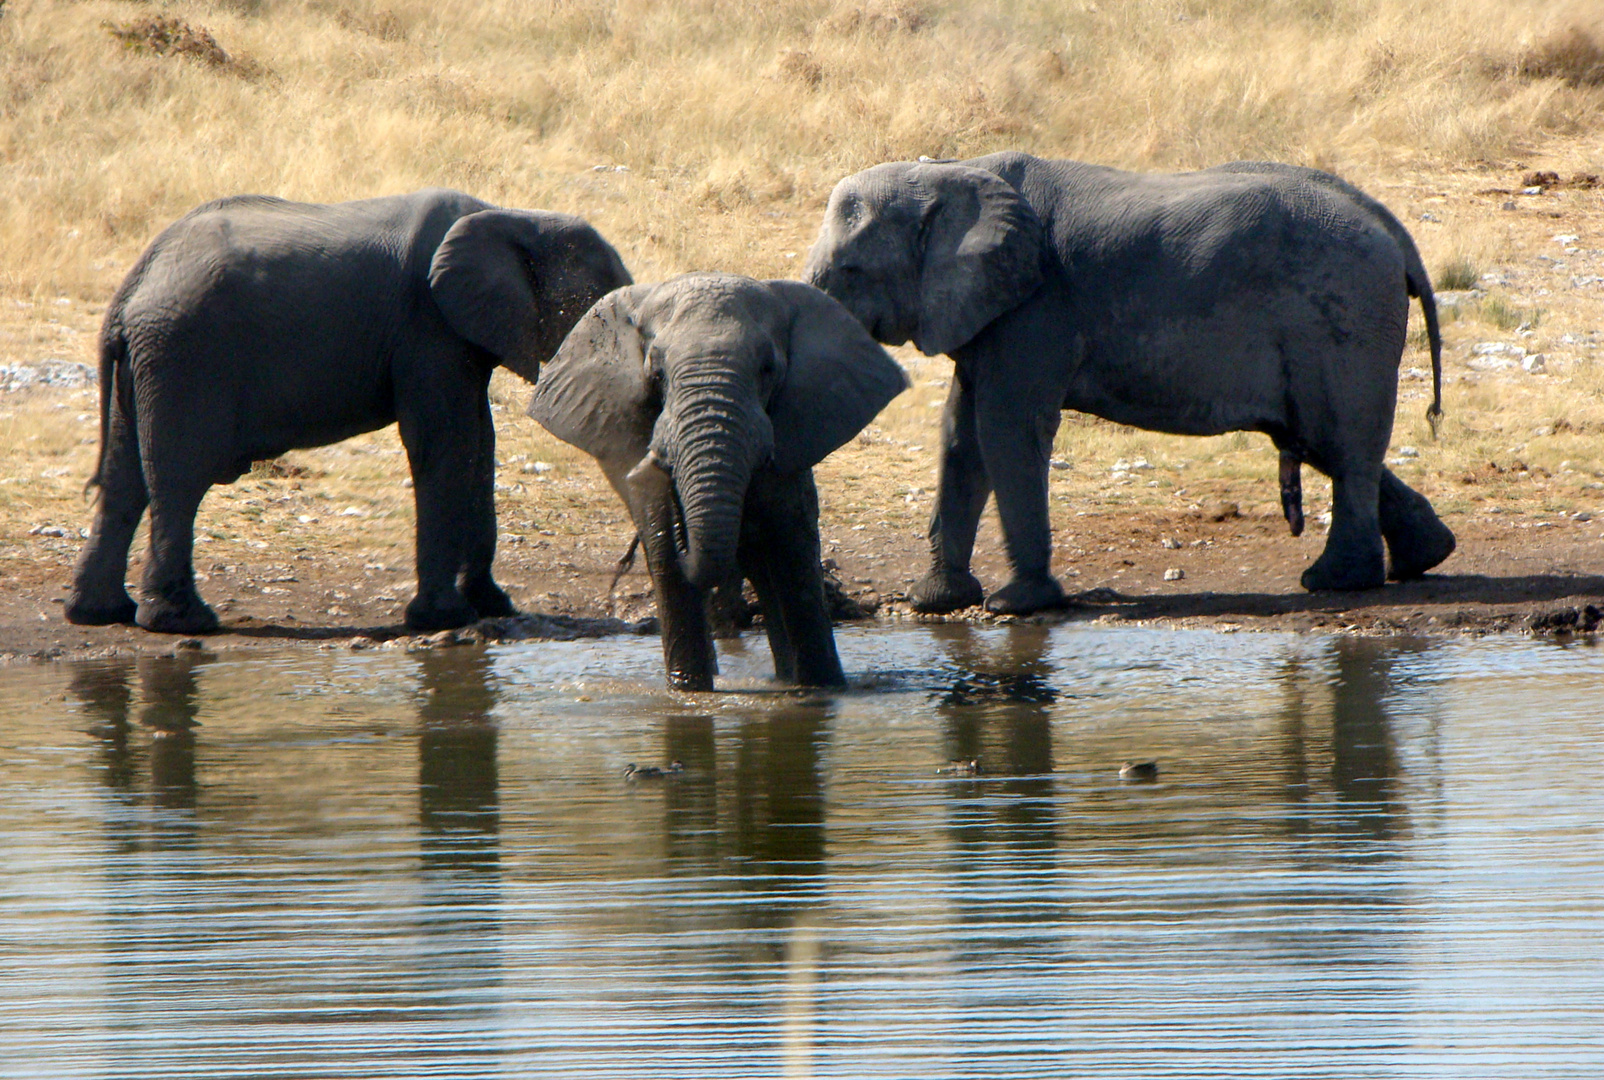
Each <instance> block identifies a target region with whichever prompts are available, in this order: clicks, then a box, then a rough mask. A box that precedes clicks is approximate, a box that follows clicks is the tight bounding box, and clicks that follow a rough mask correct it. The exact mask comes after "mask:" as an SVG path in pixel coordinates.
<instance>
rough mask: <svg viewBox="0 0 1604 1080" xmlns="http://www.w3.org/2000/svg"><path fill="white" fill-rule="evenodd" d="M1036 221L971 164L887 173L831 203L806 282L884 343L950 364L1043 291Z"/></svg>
mask: <svg viewBox="0 0 1604 1080" xmlns="http://www.w3.org/2000/svg"><path fill="white" fill-rule="evenodd" d="M1043 243H1044V240H1043V230H1042V225H1041V221H1040V220H1039V219H1038V218H1037V216H1036V212H1035V211H1034V210H1032V209H1031V207H1030V204H1029V203H1028V202H1026V201H1025V199H1024V197H1023V196H1021V195H1020V194H1019V192H1018V191H1015V190H1014V188H1013V187H1012V186H1010V185H1009V184H1008V183H1007V182H1006V181H1004V180H1003V179H1002V178H1001V177H999V176H997V175H996V174H995V173H990V172H987V171H986V170H984V169H975V168H971V167H969V166H967V165H949V164H913V163H908V162H892V163H890V164H886V165H876V166H874V167H873V168H872V169H865V170H864V171H863V172H860V173H857V174H855V175H853V176H849V177H847V178H846V179H845V180H842V181H841V182H840V183H839V184H837V185H836V186H835V190H834V191H833V192H831V193H830V202H829V205H828V206H827V207H826V209H825V212H824V225H823V227H822V228H821V229H820V230H819V238H818V240H817V241H816V242H815V243H814V245H813V249H812V250H811V251H810V252H809V253H808V262H807V271H806V277H807V280H808V281H809V282H811V283H812V284H814V285H816V286H818V287H819V288H821V289H823V290H824V291H825V292H827V293H829V294H830V295H831V296H833V297H835V298H836V299H837V300H839V301H841V302H842V303H843V304H845V305H846V306H847V307H848V308H849V309H850V310H851V312H852V314H853V315H855V316H856V317H857V319H858V321H859V322H861V323H862V324H863V325H864V326H865V327H867V328H868V330H869V332H870V333H871V334H873V335H874V337H875V339H876V340H878V341H883V342H885V343H886V344H888V345H901V344H902V343H903V342H905V341H907V340H909V339H910V338H911V339H913V343H914V344H915V345H916V346H918V348H919V350H920V351H921V352H923V353H924V354H925V355H926V356H935V355H936V354H937V353H950V352H952V351H953V350H954V349H957V348H959V347H960V346H962V345H964V344H965V343H966V342H968V341H969V340H970V339H971V338H973V337H974V336H975V335H976V334H978V333H980V331H981V330H983V329H984V328H985V327H986V325H987V324H988V323H990V322H991V321H992V320H993V319H995V318H997V317H998V316H999V315H1001V314H1003V313H1004V312H1007V311H1010V310H1012V309H1013V308H1015V307H1017V306H1019V305H1020V304H1021V303H1023V302H1024V301H1025V300H1026V299H1027V298H1029V296H1030V295H1031V294H1032V293H1033V292H1035V291H1036V289H1037V287H1038V286H1039V285H1040V284H1041V282H1042V268H1041V256H1042V245H1043Z"/></svg>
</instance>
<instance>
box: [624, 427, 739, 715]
mask: <svg viewBox="0 0 1604 1080" xmlns="http://www.w3.org/2000/svg"><path fill="white" fill-rule="evenodd" d="M627 483H628V485H629V489H630V493H631V498H630V505H631V508H632V509H634V511H635V525H636V527H637V528H638V529H639V530H640V538H641V547H642V548H643V549H644V550H645V552H646V568H647V570H648V571H649V572H650V573H651V575H652V588H653V589H654V590H655V592H656V593H657V617H658V620H659V621H660V622H661V623H662V634H663V661H664V663H665V664H667V666H668V685H670V686H672V687H674V688H675V689H677V690H711V689H713V676H715V675H716V674H718V660H717V657H716V655H715V653H714V652H713V638H712V635H711V634H709V633H708V628H707V612H706V608H705V606H704V605H703V594H702V591H701V590H700V589H698V588H696V587H695V586H694V585H692V584H691V583H690V582H689V581H687V580H686V578H685V573H684V571H683V569H682V568H681V565H680V556H679V545H678V543H677V534H678V532H679V522H678V520H677V516H678V515H677V512H676V504H675V500H674V483H673V480H672V479H670V477H669V475H668V473H667V472H665V471H664V470H663V468H662V466H660V465H659V464H658V463H657V461H656V460H655V459H654V458H652V457H651V456H650V455H648V456H647V457H646V458H644V459H643V460H642V461H641V463H640V464H639V465H637V466H635V468H634V469H632V470H631V471H630V473H629V476H628V477H627Z"/></svg>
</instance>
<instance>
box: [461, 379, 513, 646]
mask: <svg viewBox="0 0 1604 1080" xmlns="http://www.w3.org/2000/svg"><path fill="white" fill-rule="evenodd" d="M488 391H489V373H488V372H487V373H486V376H485V392H483V393H481V394H480V396H479V449H478V454H477V456H476V458H475V460H474V476H473V483H472V484H471V486H470V494H471V495H472V496H473V500H474V503H473V508H472V510H471V512H470V513H469V515H468V517H467V519H466V520H465V521H463V523H462V528H463V533H464V537H463V548H464V550H463V563H462V576H461V580H460V588H461V589H462V595H463V596H464V597H466V598H467V601H468V603H470V604H472V605H473V608H474V610H475V611H476V612H478V614H479V617H480V618H481V619H490V618H499V617H501V616H504V615H516V614H518V609H517V608H515V607H514V606H513V603H512V599H511V598H510V597H508V595H507V594H506V592H505V591H503V590H502V588H501V586H499V585H497V584H496V582H495V578H493V577H492V576H491V571H490V567H491V564H492V563H493V562H495V558H496V503H495V491H496V426H495V422H494V421H493V420H492V419H491V416H490V397H489V393H488Z"/></svg>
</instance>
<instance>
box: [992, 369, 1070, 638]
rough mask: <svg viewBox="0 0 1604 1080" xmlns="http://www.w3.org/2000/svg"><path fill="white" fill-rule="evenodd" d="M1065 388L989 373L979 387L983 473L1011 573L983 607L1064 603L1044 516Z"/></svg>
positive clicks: (1023, 610) (1025, 608)
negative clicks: (1049, 467)
mask: <svg viewBox="0 0 1604 1080" xmlns="http://www.w3.org/2000/svg"><path fill="white" fill-rule="evenodd" d="M1062 400H1063V394H1062V392H1056V393H1054V392H1048V391H1045V390H1044V389H1042V388H1038V387H1032V386H1015V385H1012V384H1009V383H1007V382H1006V381H1005V380H1003V379H1000V378H988V380H987V381H986V383H985V384H984V385H982V386H980V387H977V394H976V405H975V431H976V436H977V439H978V441H979V444H980V450H981V456H982V459H983V461H984V462H985V469H986V475H987V476H988V477H990V479H991V484H992V489H993V490H994V491H995V492H996V495H997V516H998V518H1000V519H1001V521H1002V533H1003V543H1004V545H1005V546H1006V547H1007V549H1008V561H1009V564H1010V566H1011V567H1012V568H1013V577H1012V579H1010V580H1009V582H1008V584H1007V585H1004V586H1003V587H1002V588H1001V589H998V590H997V591H996V592H994V593H992V594H991V596H990V597H989V598H988V599H987V600H986V609H987V610H988V611H992V612H995V613H997V614H999V615H1029V614H1030V613H1031V612H1035V611H1042V610H1045V609H1048V608H1057V607H1063V606H1064V603H1065V599H1064V589H1063V587H1062V586H1061V585H1059V584H1058V581H1057V579H1056V578H1054V577H1053V575H1052V571H1051V562H1052V554H1053V533H1052V522H1051V520H1050V519H1049V517H1048V514H1047V463H1048V461H1049V459H1050V458H1051V456H1052V450H1053V436H1054V435H1056V434H1057V432H1058V421H1059V415H1060V413H1059V403H1060V402H1061V401H1062Z"/></svg>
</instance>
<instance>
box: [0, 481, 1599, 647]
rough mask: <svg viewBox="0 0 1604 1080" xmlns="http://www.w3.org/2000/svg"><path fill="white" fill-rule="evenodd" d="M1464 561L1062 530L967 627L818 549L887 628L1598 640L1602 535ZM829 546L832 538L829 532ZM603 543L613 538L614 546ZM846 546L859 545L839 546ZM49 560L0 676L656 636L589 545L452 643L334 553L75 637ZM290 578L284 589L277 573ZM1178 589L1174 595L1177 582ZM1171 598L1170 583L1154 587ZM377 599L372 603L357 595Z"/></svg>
mask: <svg viewBox="0 0 1604 1080" xmlns="http://www.w3.org/2000/svg"><path fill="white" fill-rule="evenodd" d="M1450 524H1451V525H1452V526H1453V527H1454V528H1455V530H1456V532H1457V533H1458V534H1459V538H1460V547H1459V550H1458V551H1457V552H1456V553H1455V554H1454V555H1453V556H1452V557H1451V558H1450V559H1449V561H1448V562H1446V563H1444V564H1443V567H1442V570H1443V572H1442V573H1438V574H1431V575H1428V576H1427V577H1425V578H1423V579H1421V580H1418V581H1413V582H1408V583H1403V584H1397V583H1393V584H1389V585H1387V586H1385V587H1383V588H1380V589H1374V590H1369V591H1366V592H1360V593H1308V592H1305V591H1303V590H1302V589H1301V588H1300V587H1299V586H1298V584H1297V575H1298V573H1299V572H1300V571H1301V569H1302V567H1303V566H1304V565H1306V564H1307V560H1308V559H1309V558H1311V557H1312V556H1313V554H1314V553H1315V552H1316V551H1317V550H1318V547H1317V546H1316V545H1317V544H1318V543H1323V538H1320V539H1317V540H1316V541H1315V543H1309V542H1308V539H1307V538H1305V539H1303V540H1292V539H1290V538H1288V537H1287V536H1286V534H1285V527H1284V525H1282V524H1281V523H1280V522H1279V521H1277V520H1275V519H1273V518H1271V517H1269V516H1268V515H1264V516H1260V517H1257V518H1255V517H1245V518H1237V519H1235V520H1226V521H1211V520H1209V519H1208V518H1207V517H1206V516H1199V515H1195V514H1194V515H1176V514H1155V513H1146V514H1144V513H1107V514H1098V515H1089V516H1087V517H1080V518H1077V519H1076V520H1075V523H1074V529H1075V532H1074V533H1073V534H1071V535H1069V536H1067V537H1065V538H1064V539H1061V541H1060V544H1059V561H1058V565H1057V566H1056V567H1055V569H1056V571H1057V573H1058V574H1059V575H1060V580H1062V581H1063V582H1064V584H1065V587H1066V589H1067V590H1068V591H1069V592H1070V604H1069V606H1068V607H1067V608H1066V609H1064V610H1062V611H1054V612H1045V613H1042V614H1039V615H1036V616H1031V617H1029V618H1026V619H1018V618H1013V617H1008V616H1002V617H998V616H992V615H989V614H987V613H986V612H984V611H983V610H981V609H979V608H971V609H967V610H965V611H960V612H955V613H953V614H951V615H945V616H928V615H918V614H916V613H914V612H913V611H912V610H911V609H910V608H909V607H908V605H907V603H906V600H905V599H904V595H905V593H904V590H906V588H907V587H908V585H910V584H911V583H912V582H913V581H914V580H916V579H917V576H918V575H919V573H920V572H922V570H923V566H924V553H923V551H922V548H923V545H922V543H920V542H919V541H918V540H917V538H915V537H913V536H911V535H910V534H909V533H908V532H906V531H894V532H891V533H889V534H887V535H884V536H877V537H864V538H862V539H855V541H847V542H837V543H835V544H834V545H827V549H826V554H827V556H828V557H829V558H830V559H831V560H832V561H833V564H834V565H835V566H836V567H837V571H836V572H837V576H838V578H839V581H840V582H841V585H842V590H843V592H844V593H845V594H846V595H848V596H849V597H851V598H852V599H853V600H854V601H855V602H857V603H858V604H860V605H862V606H863V607H864V608H867V609H869V610H871V611H872V612H873V614H872V615H871V616H870V617H871V618H873V619H875V620H878V621H879V622H881V623H882V624H885V625H896V624H901V623H906V622H914V621H917V622H965V623H976V624H983V625H1007V624H1010V623H1017V622H1035V623H1048V624H1058V623H1085V622H1097V623H1102V624H1109V625H1141V626H1156V627H1174V628H1184V629H1212V630H1216V631H1222V632H1227V633H1230V632H1238V631H1241V632H1256V631H1264V632H1292V633H1330V634H1365V635H1427V636H1455V635H1467V634H1469V635H1481V634H1492V633H1504V634H1540V635H1548V636H1578V637H1583V638H1591V637H1596V636H1597V635H1598V634H1599V633H1600V632H1601V631H1604V624H1601V620H1604V528H1601V527H1600V523H1598V522H1593V521H1588V522H1581V523H1573V522H1565V523H1562V524H1551V523H1549V522H1547V521H1543V520H1531V515H1519V514H1504V515H1500V516H1499V517H1495V518H1491V519H1469V520H1467V519H1465V518H1461V519H1460V520H1452V519H1450ZM826 531H827V532H829V531H833V530H829V529H828V528H827V529H826ZM611 532H617V533H618V534H619V535H618V536H617V537H612V536H611V535H610V533H611ZM844 535H848V536H851V535H853V534H850V533H846V534H844ZM35 539H36V540H42V541H43V542H44V543H45V544H46V545H47V547H46V550H43V551H40V552H39V553H38V554H39V555H41V556H42V558H39V559H36V560H34V561H32V562H31V563H29V564H27V566H26V567H25V568H24V567H14V568H13V571H12V572H11V573H9V574H7V575H6V580H5V581H4V583H3V584H4V586H5V588H4V592H3V595H0V663H6V662H9V663H17V662H30V661H40V660H57V659H85V658H94V657H105V656H116V655H159V654H163V653H172V652H174V651H175V650H180V651H181V650H183V649H196V648H200V649H205V650H207V651H219V652H221V651H236V650H247V649H256V648H278V647H301V648H324V649H328V648H340V649H349V648H355V649H364V648H403V649H418V648H435V647H443V646H447V645H455V644H477V643H486V642H500V641H519V640H524V641H535V640H573V639H576V638H584V637H597V636H605V635H611V634H649V633H655V620H654V619H653V615H654V614H655V613H654V611H653V608H652V604H651V598H650V586H649V581H648V580H647V578H646V577H645V575H644V573H643V572H642V571H641V570H640V569H638V568H637V569H635V570H634V571H632V572H631V573H629V574H627V575H625V576H624V577H623V578H622V579H621V580H620V581H619V584H618V587H617V588H616V590H615V591H614V592H613V594H612V596H611V597H609V596H608V585H609V583H610V582H611V580H612V576H613V571H614V560H615V559H616V555H617V553H618V552H619V551H621V550H622V547H623V545H624V544H626V543H627V535H626V534H625V533H624V531H623V528H622V526H614V527H613V528H612V529H611V530H605V529H604V530H599V531H598V533H597V534H596V535H594V536H592V538H591V539H590V541H589V542H578V543H563V542H561V541H554V542H549V543H548V544H547V545H546V546H544V547H531V546H530V545H528V544H509V545H504V548H503V552H502V554H501V555H500V556H499V558H498V562H497V572H498V578H499V580H501V581H503V582H504V583H505V584H506V585H507V587H508V589H509V591H510V592H511V593H512V595H513V597H514V600H515V601H516V602H517V603H518V604H519V607H520V610H522V611H524V612H526V613H527V614H526V615H524V616H522V617H519V618H516V619H498V620H486V621H485V622H482V623H480V624H478V625H477V626H474V627H469V628H466V629H464V630H461V631H446V632H442V633H435V634H423V635H414V634H410V633H409V632H408V631H407V630H406V628H405V626H404V625H403V624H402V622H401V611H402V608H403V607H404V605H405V601H406V599H407V598H408V596H409V595H410V590H406V589H405V588H404V583H405V581H406V579H407V578H408V577H409V576H410V575H409V568H408V567H405V566H400V565H390V564H378V563H374V562H372V561H366V562H364V561H362V559H363V557H362V556H361V555H349V554H346V553H343V552H341V551H338V550H331V551H325V552H323V553H321V554H318V555H315V556H310V557H309V556H307V555H305V554H302V555H298V556H295V557H294V558H296V559H299V560H300V561H292V562H288V563H285V562H283V561H282V560H284V559H285V558H286V557H287V556H286V555H285V553H282V552H280V553H277V554H275V553H272V552H262V553H261V556H260V558H259V559H255V560H244V559H240V560H238V561H236V562H231V563H227V564H223V563H217V564H214V568H213V569H212V570H211V571H210V572H209V573H208V574H207V575H206V576H207V580H206V581H204V582H202V584H201V588H202V592H203V594H204V595H206V596H207V598H208V599H209V600H210V601H211V602H212V603H213V604H214V605H215V606H216V607H217V608H218V610H219V614H220V615H221V616H222V619H223V627H222V629H221V630H220V631H219V632H218V633H216V634H212V635H208V636H206V637H205V638H179V637H174V636H170V635H160V634H151V633H147V632H145V631H142V630H139V629H137V628H134V627H126V626H110V627H77V626H71V625H69V624H68V623H66V622H65V620H64V619H63V618H62V616H61V601H62V599H63V598H64V597H65V591H66V586H67V583H68V581H69V580H70V572H71V560H72V556H73V555H74V554H75V553H76V547H77V544H78V543H79V542H80V541H79V540H78V538H76V537H63V538H52V537H45V538H35ZM997 539H998V538H997V537H996V536H995V526H994V524H991V523H988V527H987V528H986V529H983V531H982V537H981V544H980V546H979V548H978V551H977V560H976V564H977V565H976V570H977V572H978V573H979V575H980V577H981V579H982V581H984V582H985V583H986V584H987V586H988V588H995V587H996V586H997V585H998V584H1000V583H1001V582H1002V581H1003V580H1005V579H1006V567H1005V565H1004V564H1003V562H1002V560H1001V558H1000V557H999V554H998V551H999V548H1000V544H999V543H998V542H997ZM286 565H288V566H289V567H292V568H293V572H290V573H284V572H277V571H282V570H283V569H284V568H285V566H286ZM1176 571H1179V575H1178V576H1176ZM1167 576H1168V577H1172V578H1174V580H1165V578H1166V577H1167ZM365 581H367V582H373V584H372V585H371V586H370V587H369V588H368V589H366V590H364V589H363V587H362V586H363V583H364V582H365Z"/></svg>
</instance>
